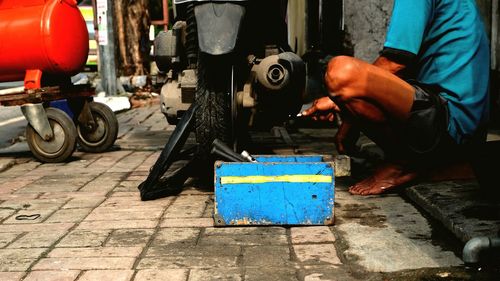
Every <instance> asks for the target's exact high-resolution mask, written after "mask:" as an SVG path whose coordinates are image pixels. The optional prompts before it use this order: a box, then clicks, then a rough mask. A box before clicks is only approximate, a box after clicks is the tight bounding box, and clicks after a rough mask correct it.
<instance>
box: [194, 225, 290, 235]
mask: <svg viewBox="0 0 500 281" xmlns="http://www.w3.org/2000/svg"><path fill="white" fill-rule="evenodd" d="M204 235H206V236H224V235H229V236H231V235H262V236H273V235H278V236H281V235H286V229H285V228H283V227H220V228H207V229H206V230H205V233H204Z"/></svg>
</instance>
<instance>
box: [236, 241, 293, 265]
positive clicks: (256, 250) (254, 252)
mask: <svg viewBox="0 0 500 281" xmlns="http://www.w3.org/2000/svg"><path fill="white" fill-rule="evenodd" d="M289 264H290V250H289V249H288V246H259V247H244V248H243V265H245V266H271V267H279V266H287V265H289Z"/></svg>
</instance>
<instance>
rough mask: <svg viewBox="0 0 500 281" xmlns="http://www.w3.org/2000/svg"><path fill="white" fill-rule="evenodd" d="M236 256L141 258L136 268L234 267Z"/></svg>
mask: <svg viewBox="0 0 500 281" xmlns="http://www.w3.org/2000/svg"><path fill="white" fill-rule="evenodd" d="M237 259H238V257H196V256H189V257H184V256H168V257H154V258H143V259H141V261H140V262H139V265H138V266H137V268H138V269H146V268H149V269H155V268H156V269H166V268H226V267H235V266H236V264H237Z"/></svg>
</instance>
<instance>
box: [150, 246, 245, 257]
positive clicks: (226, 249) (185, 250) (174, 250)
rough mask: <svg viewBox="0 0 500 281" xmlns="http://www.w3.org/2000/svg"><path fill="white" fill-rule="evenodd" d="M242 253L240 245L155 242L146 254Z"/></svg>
mask: <svg viewBox="0 0 500 281" xmlns="http://www.w3.org/2000/svg"><path fill="white" fill-rule="evenodd" d="M240 254H241V247H240V246H227V245H224V246H216V245H210V246H201V245H197V246H192V245H185V244H168V245H158V244H155V245H153V246H151V247H149V248H148V250H147V252H146V256H148V257H155V256H202V257H205V256H239V255H240Z"/></svg>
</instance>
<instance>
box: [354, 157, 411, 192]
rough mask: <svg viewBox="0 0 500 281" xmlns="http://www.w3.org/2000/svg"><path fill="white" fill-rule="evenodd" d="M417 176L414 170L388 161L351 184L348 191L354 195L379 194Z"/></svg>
mask: <svg viewBox="0 0 500 281" xmlns="http://www.w3.org/2000/svg"><path fill="white" fill-rule="evenodd" d="M417 176H418V173H417V172H416V171H413V170H412V171H410V170H408V169H406V168H405V167H404V166H403V165H400V164H394V163H388V164H384V165H383V166H381V167H379V168H377V170H376V171H375V172H374V173H373V175H371V176H370V177H368V178H366V179H364V180H362V181H360V182H358V183H356V184H355V185H353V186H351V187H350V188H349V192H350V193H351V194H355V195H376V194H381V193H384V192H387V191H388V190H391V189H393V188H395V187H398V186H400V185H402V184H405V183H407V182H409V181H411V180H413V179H415V178H416V177H417Z"/></svg>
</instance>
